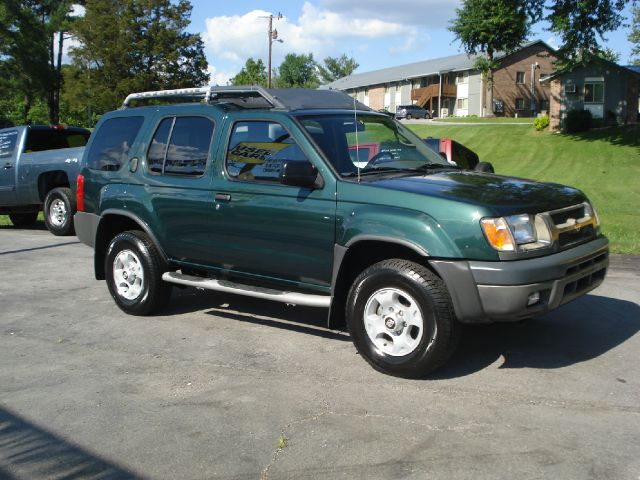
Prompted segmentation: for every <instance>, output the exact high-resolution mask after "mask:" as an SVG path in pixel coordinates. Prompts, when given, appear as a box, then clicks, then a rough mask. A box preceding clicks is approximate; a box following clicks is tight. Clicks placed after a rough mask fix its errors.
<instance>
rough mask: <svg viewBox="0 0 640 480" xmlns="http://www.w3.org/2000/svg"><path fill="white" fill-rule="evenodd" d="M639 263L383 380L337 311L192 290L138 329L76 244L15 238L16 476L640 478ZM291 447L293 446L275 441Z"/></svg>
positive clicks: (0, 435) (0, 416)
mask: <svg viewBox="0 0 640 480" xmlns="http://www.w3.org/2000/svg"><path fill="white" fill-rule="evenodd" d="M639 266H640V262H638V260H637V259H635V258H619V257H618V258H614V267H613V268H612V270H611V271H610V274H609V277H608V278H607V280H606V282H605V284H604V285H603V286H602V287H600V288H599V289H598V290H596V291H595V292H594V293H593V294H592V295H589V296H587V297H585V298H583V299H581V300H579V301H576V302H574V303H572V304H570V305H567V306H566V307H564V308H563V309H561V310H559V311H557V312H554V313H553V314H550V315H547V316H545V317H542V318H539V319H536V320H532V321H529V322H525V323H519V324H500V325H490V326H481V327H473V328H467V329H466V330H465V332H464V336H463V339H462V342H461V346H460V349H459V351H458V353H457V355H456V356H455V357H454V358H453V360H452V361H451V362H450V363H449V364H448V366H446V367H445V368H444V369H443V370H441V371H440V372H439V373H438V374H437V375H436V376H435V377H434V378H432V379H429V380H424V381H409V380H402V379H396V378H391V377H387V376H384V375H381V374H379V373H377V372H375V371H374V370H373V369H371V368H370V367H369V366H368V365H367V364H366V363H365V362H364V361H363V360H362V359H361V358H359V356H358V355H357V354H356V352H355V349H354V347H353V346H352V344H351V343H350V341H349V338H348V336H347V335H346V334H345V333H342V332H331V331H327V330H325V329H323V328H322V327H321V326H322V324H323V322H324V312H323V311H321V310H313V309H303V308H294V307H287V306H285V305H281V304H276V303H270V302H265V301H258V300H250V299H246V298H242V297H231V296H225V295H221V294H216V293H202V292H197V291H195V290H182V291H174V298H173V301H172V304H171V306H170V308H169V309H168V310H167V311H165V312H163V313H164V314H163V315H161V316H156V317H150V318H137V317H130V316H126V315H125V314H123V313H122V312H120V310H118V309H117V308H116V306H115V304H114V303H113V301H112V300H111V298H110V296H109V294H108V292H107V289H106V286H105V284H104V282H97V281H95V280H94V279H93V272H92V252H91V250H90V249H89V248H87V247H85V246H84V245H81V244H79V243H77V241H76V239H75V237H66V238H65V237H62V238H60V237H54V236H52V235H50V234H49V233H48V232H46V231H41V230H32V231H27V230H23V231H20V230H12V229H7V228H3V229H1V230H0V269H1V270H0V271H1V272H2V273H1V280H0V298H1V302H2V306H1V310H0V312H1V314H0V478H3V479H4V478H8V479H11V478H19V479H38V478H101V479H102V478H109V479H111V478H166V479H201V478H214V479H215V478H229V479H244V478H247V479H257V478H274V479H275V478H278V479H279V478H291V479H300V478H366V479H371V478H374V479H375V478H381V479H382V478H385V479H391V478H393V479H396V478H408V479H425V478H429V479H457V478H462V479H467V478H468V479H484V478H490V479H493V478H505V479H525V478H526V479H534V478H552V479H587V478H592V479H603V478H606V479H617V478H620V479H632V480H637V479H638V478H640V402H639V401H640V372H639V368H638V365H639V362H638V352H639V351H640V335H639V334H638V330H639V329H640V306H639V304H640V268H639ZM279 446H280V447H282V448H278V447H279Z"/></svg>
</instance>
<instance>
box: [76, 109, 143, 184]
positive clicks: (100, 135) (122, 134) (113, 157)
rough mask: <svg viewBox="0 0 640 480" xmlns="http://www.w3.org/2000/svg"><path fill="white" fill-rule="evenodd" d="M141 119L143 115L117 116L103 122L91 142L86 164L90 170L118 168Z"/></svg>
mask: <svg viewBox="0 0 640 480" xmlns="http://www.w3.org/2000/svg"><path fill="white" fill-rule="evenodd" d="M143 121H144V117H119V118H111V119H109V120H107V121H106V122H104V123H103V124H102V126H101V127H100V130H98V132H97V133H96V137H95V139H94V140H93V143H92V144H91V149H90V150H89V154H88V156H87V166H88V167H89V168H90V169H92V170H104V171H110V172H111V171H116V170H119V169H120V167H121V166H122V165H123V164H124V163H125V162H126V161H127V158H128V156H129V150H130V149H131V145H132V144H133V141H134V140H135V138H136V136H137V135H138V132H139V131H140V127H142V123H143Z"/></svg>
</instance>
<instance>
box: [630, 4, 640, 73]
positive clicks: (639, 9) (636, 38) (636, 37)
mask: <svg viewBox="0 0 640 480" xmlns="http://www.w3.org/2000/svg"><path fill="white" fill-rule="evenodd" d="M631 15H632V18H631V25H632V26H631V32H630V33H629V37H628V39H629V41H630V42H631V44H632V45H633V46H632V47H631V57H632V58H631V61H632V62H633V64H634V65H640V5H637V6H635V7H633V10H632V13H631Z"/></svg>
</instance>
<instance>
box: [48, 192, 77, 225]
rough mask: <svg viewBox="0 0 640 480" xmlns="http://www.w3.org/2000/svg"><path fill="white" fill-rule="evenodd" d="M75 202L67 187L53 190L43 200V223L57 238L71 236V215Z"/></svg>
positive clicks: (73, 211)
mask: <svg viewBox="0 0 640 480" xmlns="http://www.w3.org/2000/svg"><path fill="white" fill-rule="evenodd" d="M75 211H76V201H75V199H74V198H73V195H72V194H71V189H70V188H67V187H59V188H54V189H53V190H51V191H50V192H49V193H47V196H46V197H45V199H44V223H45V225H46V226H47V229H48V230H49V231H50V232H51V233H53V234H54V235H58V236H66V235H73V234H74V233H75V230H74V229H73V214H74V213H75Z"/></svg>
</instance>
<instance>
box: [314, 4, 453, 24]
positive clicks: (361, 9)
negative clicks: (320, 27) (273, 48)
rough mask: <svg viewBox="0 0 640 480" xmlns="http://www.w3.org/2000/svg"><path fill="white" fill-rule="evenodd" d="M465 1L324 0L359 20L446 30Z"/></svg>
mask: <svg viewBox="0 0 640 480" xmlns="http://www.w3.org/2000/svg"><path fill="white" fill-rule="evenodd" d="M461 3H462V2H461V0H427V1H425V0H393V1H391V2H390V1H389V0H349V1H344V0H321V2H320V4H321V5H322V6H323V7H324V8H326V9H327V10H331V11H332V12H335V13H337V14H340V15H346V16H348V17H357V18H365V19H366V18H369V19H371V18H374V19H383V20H384V21H388V22H394V23H400V24H403V25H409V26H422V27H431V28H443V27H446V26H447V24H448V23H449V21H450V20H452V19H453V17H454V16H455V9H456V7H459V6H460V5H461Z"/></svg>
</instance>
